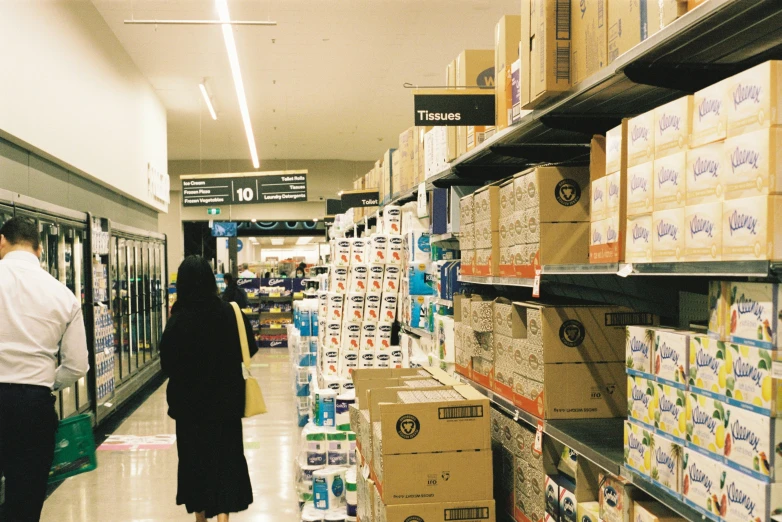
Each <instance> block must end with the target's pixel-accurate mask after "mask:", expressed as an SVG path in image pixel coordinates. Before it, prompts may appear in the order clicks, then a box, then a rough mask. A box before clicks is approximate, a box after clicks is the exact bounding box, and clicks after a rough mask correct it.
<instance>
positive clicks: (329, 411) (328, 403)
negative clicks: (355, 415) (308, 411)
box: [315, 388, 337, 428]
mask: <svg viewBox="0 0 782 522" xmlns="http://www.w3.org/2000/svg"><path fill="white" fill-rule="evenodd" d="M336 398H337V392H335V391H334V390H330V389H328V388H326V389H321V390H317V391H316V392H315V400H316V401H317V403H318V418H317V424H318V426H326V427H332V428H333V427H334V425H335V424H334V423H335V420H334V418H335V415H336V411H335V409H334V400H335V399H336Z"/></svg>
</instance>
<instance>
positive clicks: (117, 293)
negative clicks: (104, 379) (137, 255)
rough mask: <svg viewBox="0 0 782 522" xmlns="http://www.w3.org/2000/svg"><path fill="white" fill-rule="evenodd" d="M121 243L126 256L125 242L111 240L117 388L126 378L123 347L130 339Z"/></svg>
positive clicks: (110, 277)
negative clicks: (123, 282) (126, 316)
mask: <svg viewBox="0 0 782 522" xmlns="http://www.w3.org/2000/svg"><path fill="white" fill-rule="evenodd" d="M120 243H121V244H122V255H123V256H124V252H125V241H124V240H123V239H118V238H116V237H114V236H112V237H111V239H110V240H109V255H110V256H111V263H109V265H110V270H111V272H110V273H109V284H110V285H111V313H112V320H113V322H114V381H115V383H116V384H115V385H116V386H119V384H120V383H121V382H122V378H123V376H124V369H123V368H122V361H123V357H122V353H123V346H125V343H127V339H128V336H127V333H126V332H125V326H126V325H127V321H126V320H125V299H124V298H125V297H126V295H127V291H126V290H124V289H123V285H122V276H121V275H120V274H122V273H123V272H124V270H125V263H124V260H120Z"/></svg>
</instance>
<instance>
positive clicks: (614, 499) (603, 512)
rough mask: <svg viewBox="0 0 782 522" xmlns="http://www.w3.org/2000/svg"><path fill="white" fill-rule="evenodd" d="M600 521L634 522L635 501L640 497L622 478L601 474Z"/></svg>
mask: <svg viewBox="0 0 782 522" xmlns="http://www.w3.org/2000/svg"><path fill="white" fill-rule="evenodd" d="M599 495H600V499H599V502H600V520H602V521H603V522H633V521H634V519H633V499H635V498H637V497H638V496H640V492H639V491H638V490H637V489H635V488H634V487H633V486H632V485H630V484H629V483H628V481H627V480H625V479H624V478H622V477H617V476H615V475H611V474H610V473H601V474H600V490H599Z"/></svg>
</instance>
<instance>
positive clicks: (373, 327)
mask: <svg viewBox="0 0 782 522" xmlns="http://www.w3.org/2000/svg"><path fill="white" fill-rule="evenodd" d="M376 337H377V323H374V322H371V321H364V322H363V323H361V339H360V341H359V346H363V347H364V348H367V349H369V348H372V349H374V348H375V339H376Z"/></svg>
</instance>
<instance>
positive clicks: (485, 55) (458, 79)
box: [449, 49, 495, 161]
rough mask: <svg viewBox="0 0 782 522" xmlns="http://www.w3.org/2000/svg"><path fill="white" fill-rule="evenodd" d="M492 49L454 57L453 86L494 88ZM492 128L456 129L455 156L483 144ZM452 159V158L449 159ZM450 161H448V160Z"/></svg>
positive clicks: (467, 52)
mask: <svg viewBox="0 0 782 522" xmlns="http://www.w3.org/2000/svg"><path fill="white" fill-rule="evenodd" d="M494 72H495V71H494V49H488V50H474V49H468V50H465V51H462V52H461V53H460V54H459V56H457V57H456V63H455V70H454V74H455V83H454V85H453V86H455V87H456V88H457V89H459V88H475V87H480V88H493V87H494ZM492 128H493V126H492V127H491V128H490V127H486V126H474V127H456V155H457V156H461V155H462V154H464V153H466V152H467V151H469V150H472V149H473V148H475V146H476V145H479V144H481V143H483V142H484V141H485V139H486V134H487V132H490V131H491V130H492ZM451 159H453V158H451ZM449 161H450V160H449Z"/></svg>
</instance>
